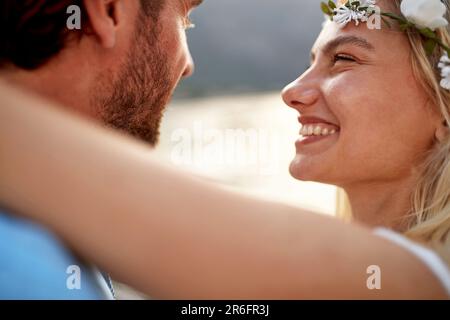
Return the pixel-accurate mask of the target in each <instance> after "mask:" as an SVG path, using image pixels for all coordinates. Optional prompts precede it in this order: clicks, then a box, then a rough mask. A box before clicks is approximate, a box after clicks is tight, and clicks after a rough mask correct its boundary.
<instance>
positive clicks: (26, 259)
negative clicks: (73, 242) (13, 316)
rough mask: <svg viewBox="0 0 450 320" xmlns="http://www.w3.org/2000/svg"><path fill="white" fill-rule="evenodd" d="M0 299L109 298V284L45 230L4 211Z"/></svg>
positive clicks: (0, 236)
mask: <svg viewBox="0 0 450 320" xmlns="http://www.w3.org/2000/svg"><path fill="white" fill-rule="evenodd" d="M0 283H1V286H0V299H105V298H108V296H107V290H105V285H106V283H105V282H104V281H103V279H101V275H100V274H99V273H98V272H97V271H95V269H93V268H90V267H87V266H85V265H83V264H82V263H81V262H80V261H79V260H78V259H77V258H76V257H75V256H74V255H73V254H72V253H71V252H70V250H68V249H67V248H66V247H65V246H64V245H63V244H62V242H61V241H60V240H59V239H58V238H57V237H56V236H55V235H53V234H52V233H51V232H49V231H48V230H47V229H45V228H44V227H42V226H40V225H38V224H36V223H34V222H31V221H29V220H26V219H22V218H18V217H14V216H12V215H9V214H7V213H5V212H4V211H1V210H0Z"/></svg>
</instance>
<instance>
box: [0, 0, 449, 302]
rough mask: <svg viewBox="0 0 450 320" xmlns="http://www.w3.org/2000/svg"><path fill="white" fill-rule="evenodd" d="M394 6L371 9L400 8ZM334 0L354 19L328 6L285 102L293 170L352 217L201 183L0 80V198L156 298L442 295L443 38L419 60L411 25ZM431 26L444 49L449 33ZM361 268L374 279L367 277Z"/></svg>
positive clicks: (445, 197)
mask: <svg viewBox="0 0 450 320" xmlns="http://www.w3.org/2000/svg"><path fill="white" fill-rule="evenodd" d="M415 1H417V0H415ZM400 2H401V1H380V2H378V5H380V6H381V9H382V11H383V12H391V13H392V12H393V13H396V14H398V15H399V14H400ZM406 2H408V1H407V0H404V3H406ZM444 2H445V4H446V6H447V8H448V7H449V1H448V0H446V1H444ZM341 3H343V6H344V7H338V8H337V10H341V11H342V12H343V13H345V12H347V11H348V10H350V12H351V13H357V14H355V15H349V16H348V17H350V19H353V20H354V22H358V25H356V23H354V22H353V21H351V20H350V21H346V20H345V19H343V20H342V19H341V18H345V16H344V15H339V14H340V13H339V12H338V11H333V10H334V8H333V7H331V8H328V7H327V8H326V11H327V10H328V12H329V13H330V10H331V15H332V16H333V17H334V18H335V19H334V22H328V23H326V24H325V26H324V29H323V31H322V33H321V34H320V36H319V37H318V39H317V41H316V44H315V45H314V48H313V50H312V64H311V67H310V68H309V69H308V70H307V71H306V72H305V73H304V74H303V75H302V76H301V77H299V78H298V79H297V80H296V81H294V82H293V83H292V84H290V85H289V86H288V87H287V88H286V89H285V90H284V92H283V99H284V100H285V102H286V103H287V104H288V105H289V106H291V107H293V108H295V109H296V110H298V111H299V113H300V118H299V121H300V123H301V124H302V125H303V127H302V129H301V136H302V137H301V138H300V139H299V140H298V141H297V142H296V148H297V152H296V156H295V159H294V160H293V162H292V164H291V167H290V170H291V173H292V175H293V176H294V177H296V178H297V179H300V180H313V181H319V182H324V183H330V184H335V185H337V186H340V187H343V188H344V189H345V190H346V191H347V193H348V195H349V199H350V202H351V205H352V210H353V223H351V224H345V223H343V222H341V221H338V220H337V219H332V218H329V217H324V216H320V215H315V214H313V213H310V212H306V211H302V210H298V209H293V208H289V207H287V206H284V205H281V204H276V203H269V202H264V201H259V200H256V199H251V198H246V197H243V196H241V195H237V194H233V193H230V192H228V191H224V190H222V189H220V188H217V187H215V186H211V185H209V184H207V183H204V182H202V181H198V180H196V179H194V178H192V177H190V176H188V175H185V174H183V173H180V172H176V171H175V170H173V169H171V168H167V167H165V166H163V165H161V164H159V163H157V162H156V161H154V160H153V159H152V156H151V152H150V150H149V149H147V147H146V146H143V145H140V144H139V143H137V142H135V141H131V140H128V138H124V137H121V136H118V135H117V134H114V133H110V132H106V131H105V130H103V129H99V128H96V127H93V125H91V124H86V123H84V122H82V121H81V120H80V121H78V120H73V119H70V118H68V117H66V115H64V114H61V113H58V112H55V111H54V110H50V109H47V108H45V107H44V106H42V107H40V108H38V106H36V102H35V101H34V100H33V101H30V100H28V99H27V98H24V97H23V96H21V94H20V93H19V92H16V91H14V90H13V91H11V89H10V88H5V87H3V88H2V89H1V90H2V91H3V92H2V95H4V96H5V97H6V98H5V99H4V106H5V107H3V106H2V108H0V146H1V148H2V162H1V166H0V174H1V177H2V178H1V179H0V199H1V201H2V203H3V204H5V205H7V206H9V207H10V208H11V209H13V210H15V211H18V212H22V213H23V214H26V215H28V216H30V217H33V218H35V219H38V220H39V221H41V222H44V223H46V224H47V225H49V226H51V227H52V228H53V229H54V230H56V231H57V232H58V233H59V235H61V236H62V237H63V239H65V240H66V241H67V242H68V243H69V244H71V245H72V246H73V247H74V248H75V250H76V251H77V252H79V253H80V254H81V255H82V256H84V257H85V258H86V259H88V260H89V261H92V262H94V263H96V264H97V265H98V266H99V267H101V268H103V269H104V270H106V271H108V272H110V273H111V274H112V275H113V276H114V277H115V278H116V279H118V280H120V281H123V282H126V283H128V284H130V285H132V286H134V287H136V288H137V289H140V290H142V291H143V292H145V293H148V294H149V295H151V296H153V297H156V298H228V299H236V298H252V299H259V298H272V299H273V298H342V299H345V298H448V297H450V272H449V263H450V235H449V231H450V156H449V149H450V137H449V135H448V130H447V128H448V125H449V124H450V117H449V110H450V92H449V91H448V90H447V89H445V88H444V87H442V86H440V83H439V82H440V81H441V78H440V77H439V76H440V75H439V74H438V72H437V70H436V65H437V63H438V60H439V58H440V57H441V53H442V52H441V47H440V46H439V47H435V48H434V49H435V51H434V53H433V55H432V56H428V55H427V52H426V50H425V48H426V47H424V42H425V41H424V39H423V35H422V36H421V35H420V33H419V32H414V31H411V30H410V32H408V33H405V32H402V31H401V30H400V28H399V27H398V25H394V24H392V25H391V28H388V27H386V26H383V28H382V29H381V30H377V29H369V28H367V25H366V24H365V23H364V22H365V21H367V20H368V18H369V17H370V16H371V14H369V12H368V11H367V10H368V9H367V7H361V6H362V5H361V6H359V7H357V6H355V7H352V6H346V5H345V1H343V2H342V1H341ZM373 4H374V1H365V2H364V4H363V5H366V6H368V7H371V6H372V5H373ZM353 9H354V10H355V11H351V10H353ZM346 10H347V11H346ZM364 10H366V11H364ZM344 11H345V12H344ZM342 12H341V13H342ZM359 13H361V15H359V16H358V14H359ZM358 17H359V18H358ZM399 17H402V16H399ZM446 17H447V20H448V18H449V16H448V10H447V13H446ZM358 19H359V20H358ZM402 19H403V18H402ZM399 21H400V20H399ZM336 22H340V23H342V24H343V25H341V26H339V25H338V24H337V23H336ZM348 22H350V23H348ZM359 22H363V23H359ZM416 30H419V29H416ZM435 30H436V37H438V38H436V39H437V40H439V41H440V42H441V44H442V46H445V44H450V35H449V29H448V27H443V26H441V27H440V28H436V29H435ZM428 47H429V46H428ZM443 62H445V61H444V60H443ZM443 80H445V79H443ZM11 92H12V93H11ZM30 104H33V107H30ZM40 104H41V105H43V104H44V103H43V102H40ZM12 106H13V107H12ZM67 146H71V147H70V148H67ZM59 150H64V153H63V154H61V152H58V151H59ZM56 152H58V153H57V156H56ZM49 154H50V155H55V156H53V157H49ZM117 181H120V184H119V183H117ZM43 182H45V188H42V183H43ZM149 191H150V192H149ZM46 194H52V195H53V196H52V197H51V199H49V198H48V197H46V196H45V195H46ZM373 227H377V228H376V230H375V231H374V230H372V229H373ZM380 227H383V228H380ZM389 229H391V230H393V231H390V230H389ZM394 231H396V232H394ZM401 234H403V235H404V236H402V235H401ZM415 242H416V243H415ZM419 243H420V245H419ZM373 267H375V269H376V270H379V271H380V272H381V276H382V278H381V279H382V280H381V288H380V287H379V283H378V285H375V288H373V287H372V286H371V283H370V281H369V280H370V274H368V273H367V272H368V270H369V271H370V270H373ZM368 278H369V279H368Z"/></svg>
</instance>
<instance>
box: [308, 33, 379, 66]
mask: <svg viewBox="0 0 450 320" xmlns="http://www.w3.org/2000/svg"><path fill="white" fill-rule="evenodd" d="M345 44H351V45H355V46H358V47H360V48H362V49H365V50H368V51H375V47H374V46H373V45H372V44H371V43H370V42H369V41H367V40H366V39H364V38H361V37H357V36H340V37H337V38H335V39H333V40H331V41H330V42H328V43H327V44H326V45H325V46H324V47H323V49H322V51H323V53H324V54H327V55H329V54H330V53H331V52H333V51H334V50H335V49H336V48H338V47H339V46H342V45H345ZM315 55H316V53H315V52H311V59H312V60H314V58H315Z"/></svg>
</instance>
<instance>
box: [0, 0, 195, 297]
mask: <svg viewBox="0 0 450 320" xmlns="http://www.w3.org/2000/svg"><path fill="white" fill-rule="evenodd" d="M201 2H202V0H28V1H17V0H3V1H2V2H1V3H0V33H1V36H2V42H1V43H0V64H1V67H0V77H1V79H3V80H4V81H8V82H10V83H13V84H15V85H17V86H18V87H21V88H23V89H25V90H27V91H29V92H30V93H33V94H38V95H41V96H43V97H45V98H47V99H50V100H53V101H56V102H58V103H59V105H62V106H65V107H67V108H70V109H71V110H73V111H75V112H76V113H78V114H80V115H82V116H86V117H90V118H92V119H95V120H97V121H101V122H102V123H103V124H105V125H107V126H110V127H113V128H116V129H119V130H121V131H123V132H127V133H129V134H131V135H133V136H135V137H137V138H140V139H143V140H145V141H146V142H148V143H149V144H151V145H155V144H156V143H157V141H158V136H159V125H160V121H161V118H162V114H163V111H164V108H165V106H166V105H167V103H168V102H169V100H170V97H171V95H172V93H173V90H174V88H175V87H176V85H177V84H178V82H179V81H180V79H181V78H183V77H186V76H189V75H191V74H192V72H193V69H194V66H193V61H192V58H191V55H190V53H189V49H188V46H187V42H186V35H185V30H186V29H187V28H189V27H190V26H191V24H190V21H189V14H190V12H191V11H192V10H193V9H194V8H195V7H197V6H198V5H200V3H201ZM73 5H75V7H73ZM70 6H72V7H70ZM69 7H70V8H75V9H79V10H80V11H79V13H80V18H81V29H79V30H78V29H76V28H75V29H74V30H70V29H69V28H68V27H67V26H68V19H69V18H71V16H70V14H68V12H73V13H74V14H76V13H77V10H75V11H70V10H68V8H69ZM75 18H76V17H75ZM48 196H49V197H51V195H48ZM105 223H107V222H105ZM78 268H79V269H78ZM105 279H106V280H108V278H107V277H106V278H105ZM105 279H103V278H101V277H99V273H98V272H97V271H95V269H92V268H90V267H88V266H86V265H83V264H82V263H81V262H80V261H78V259H77V258H76V257H74V256H73V254H71V253H70V251H68V249H66V248H65V247H64V246H63V245H62V244H61V243H59V241H58V240H57V239H56V238H54V237H53V236H52V235H51V234H50V233H49V232H48V231H47V230H45V229H43V228H41V227H40V226H38V225H36V224H34V223H31V222H28V221H24V220H21V219H18V218H15V217H14V216H13V214H12V213H6V212H5V211H3V213H1V212H0V299H23V298H27V299H28V298H30V299H41V298H42V299H72V298H73V299H102V298H108V297H109V298H110V297H111V296H110V293H109V292H108V290H105V288H106V283H105V282H106V281H105Z"/></svg>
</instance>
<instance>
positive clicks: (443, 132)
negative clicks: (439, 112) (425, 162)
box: [435, 120, 450, 142]
mask: <svg viewBox="0 0 450 320" xmlns="http://www.w3.org/2000/svg"><path fill="white" fill-rule="evenodd" d="M449 135H450V129H449V127H448V124H447V121H445V120H443V121H441V123H440V124H439V126H438V127H437V128H436V132H435V136H436V140H437V141H439V142H442V141H444V140H445V139H446V138H448V136H449Z"/></svg>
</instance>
